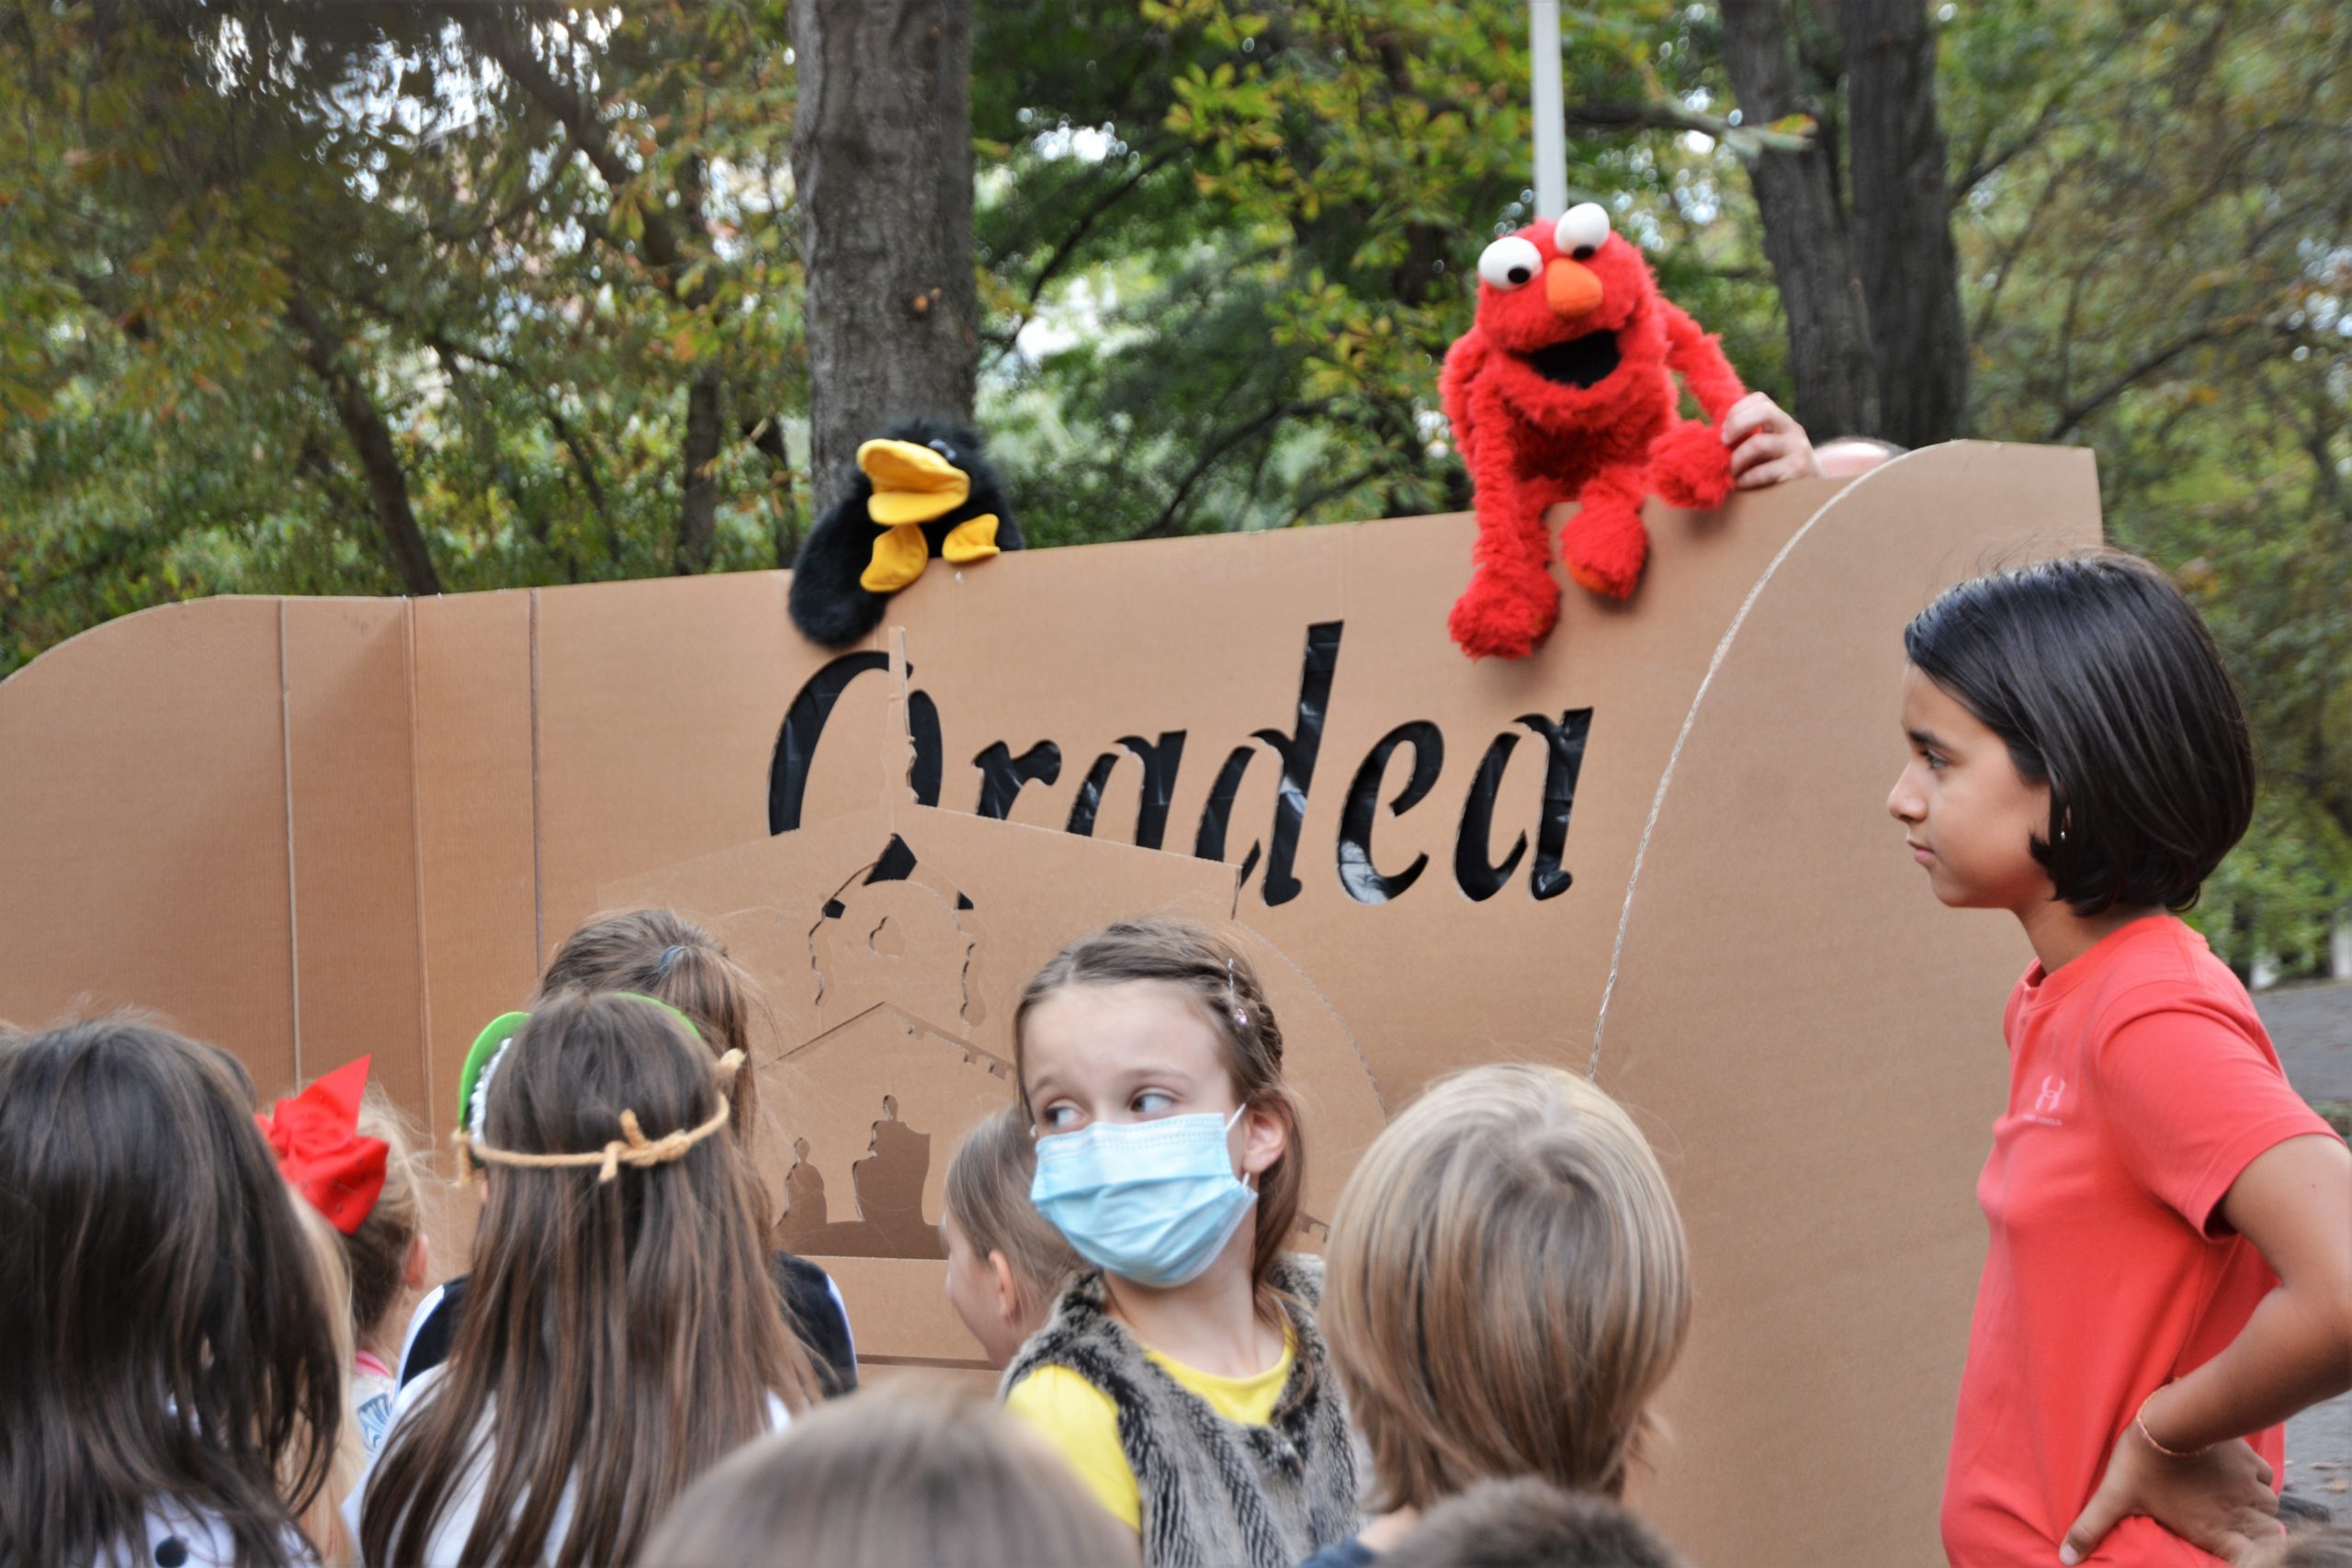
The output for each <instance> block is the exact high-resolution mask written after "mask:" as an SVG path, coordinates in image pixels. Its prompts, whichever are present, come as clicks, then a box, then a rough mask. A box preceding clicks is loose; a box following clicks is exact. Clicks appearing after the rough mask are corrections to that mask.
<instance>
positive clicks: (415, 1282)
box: [401, 1231, 433, 1291]
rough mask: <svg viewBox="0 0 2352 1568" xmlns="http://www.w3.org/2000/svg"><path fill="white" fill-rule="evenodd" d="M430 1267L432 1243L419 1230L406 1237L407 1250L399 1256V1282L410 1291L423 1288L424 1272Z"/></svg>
mask: <svg viewBox="0 0 2352 1568" xmlns="http://www.w3.org/2000/svg"><path fill="white" fill-rule="evenodd" d="M432 1267H433V1245H432V1243H430V1242H428V1241H426V1240H425V1239H424V1232H423V1231H419V1232H417V1233H416V1234H415V1235H413V1236H411V1237H409V1238H408V1251H407V1253H406V1254H405V1255H403V1256H402V1257H401V1284H403V1285H405V1286H407V1287H408V1288H409V1289H410V1290H412V1291H421V1290H423V1289H424V1276H425V1272H426V1271H427V1270H428V1269H431V1268H432Z"/></svg>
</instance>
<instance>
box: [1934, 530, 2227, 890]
mask: <svg viewBox="0 0 2352 1568" xmlns="http://www.w3.org/2000/svg"><path fill="white" fill-rule="evenodd" d="M1903 646H1904V651H1905V653H1906V654H1907V655H1908V656H1909V659H1910V669H1909V671H1906V672H1905V680H1904V710H1903V722H1904V728H1905V731H1906V733H1907V734H1908V735H1909V737H1910V740H1911V746H1912V760H1911V761H1910V763H1909V764H1908V765H1907V766H1906V767H1905V770H1904V773H1903V776H1902V777H1901V779H1899V780H1898V781H1897V782H1896V784H1895V787H1894V793H1893V794H1892V795H1889V797H1888V800H1887V808H1888V810H1889V811H1891V812H1892V813H1893V814H1894V817H1895V818H1897V819H1898V820H1900V821H1901V822H1903V823H1904V825H1905V828H1906V829H1909V839H1910V841H1911V844H1912V847H1913V850H1914V852H1915V853H1916V854H1917V857H1918V859H1919V861H1920V863H1921V864H1923V865H1925V866H1926V867H1927V868H1928V880H1929V883H1930V886H1933V887H1934V889H1935V892H1936V896H1937V897H1939V898H1941V899H1942V900H1943V901H1944V902H1945V903H1947V904H1951V905H1954V906H1956V907H1962V908H2011V909H2023V908H2028V907H2029V906H2030V905H2032V904H2037V903H2047V902H2048V901H2050V900H2051V899H2052V898H2056V899H2062V900H2064V902H2065V903H2067V904H2068V905H2070V906H2072V907H2073V908H2074V911H2075V913H2076V914H2078V915H2082V916H2086V917H2088V916H2095V915H2099V914H2102V913H2105V912H2107V911H2108V910H2110V909H2146V908H2170V909H2185V908H2188V906H2189V905H2191V904H2192V903H2194V902H2195V901H2196V899H2197V894H2198V889H2199V886H2201V885H2202V884H2203V882H2204V880H2205V878H2206V876H2207V875H2209V874H2211V872H2212V870H2213V868H2214V867H2215V866H2216V865H2218V864H2219V863H2221V860H2222V856H2223V855H2224V854H2226V853H2228V852H2229V850H2230V847H2231V846H2232V845H2233V844H2235V843H2236V842H2237V841H2238V839H2239V838H2240V837H2241V836H2242V835H2243V834H2244V833H2245V829H2246V824H2247V822H2248V821H2249V820H2250V819H2251V818H2252V816H2253V812H2254V788H2255V779H2254V752H2253V748H2252V744H2251V742H2250V741H2249V739H2248V737H2247V729H2246V719H2245V710H2244V708H2243V707H2242V706H2241V705H2239V702H2238V696H2237V692H2236V690H2235V688H2234V687H2233V686H2232V684H2231V683H2230V678H2229V675H2228V673H2227V672H2226V671H2224V670H2223V669H2222V660H2221V656H2220V655H2219V653H2217V652H2216V651H2215V649H2214V647H2213V640H2212V638H2211V637H2210V636H2209V635H2208V634H2207V632H2206V630H2205V627H2204V625H2203V623H2202V622H2200V621H2199V619H2198V618H2197V613H2196V611H2194V610H2193V609H2191V608H2190V607H2189V605H2188V601H2187V600H2185V599H2183V598H2182V597H2181V595H2180V591H2179V590H2178V589H2177V588H2175V587H2174V586H2173V585H2172V584H2171V582H2169V581H2166V580H2165V577H2164V576H2163V574H2162V573H2160V572H2158V571H2157V570H2155V569H2154V567H2152V566H2150V565H2148V564H2147V563H2146V562H2145V561H2143V560H2139V559H2136V558H2133V557H2131V556H2127V555H2120V554H2117V553H2113V552H2104V553H2100V554H2096V555H2085V556H2075V557H2069V558H2064V559H2059V560H2050V561H2042V562H2040V563H2038V564H2036V565H2032V566H2027V567H2020V568H2018V569H2016V570H2010V571H2002V572H1996V573H1995V574H1993V575H1991V576H1989V577H1979V578H1976V579H1973V581H1967V582H1962V583H1961V584H1959V585H1958V586H1957V587H1954V588H1951V589H1949V590H1947V591H1946V592H1943V593H1942V594H1941V595H1939V597H1938V598H1937V599H1936V600H1935V602H1934V603H1933V604H1929V605H1928V607H1927V608H1926V609H1925V610H1922V611H1921V612H1919V614H1918V615H1917V617H1915V618H1914V619H1913V620H1912V622H1911V624H1910V625H1909V626H1906V627H1905V629H1904V633H1903Z"/></svg>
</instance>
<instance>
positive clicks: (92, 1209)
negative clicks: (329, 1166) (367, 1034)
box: [0, 1018, 345, 1563]
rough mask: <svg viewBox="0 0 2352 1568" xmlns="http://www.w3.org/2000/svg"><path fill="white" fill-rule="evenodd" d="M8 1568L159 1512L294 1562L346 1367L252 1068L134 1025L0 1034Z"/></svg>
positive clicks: (111, 1022)
mask: <svg viewBox="0 0 2352 1568" xmlns="http://www.w3.org/2000/svg"><path fill="white" fill-rule="evenodd" d="M0 1257H5V1258H6V1259H7V1266H6V1269H0V1345H5V1346H6V1347H7V1350H6V1353H5V1354H0V1432H6V1433H9V1434H12V1435H13V1436H12V1437H11V1438H6V1439H0V1562H111V1561H113V1560H114V1558H115V1556H116V1555H117V1551H118V1549H119V1548H120V1547H121V1546H122V1544H123V1543H125V1542H130V1543H134V1545H135V1546H141V1547H143V1544H144V1542H145V1539H146V1538H145V1535H144V1533H143V1530H144V1525H143V1522H142V1521H143V1518H144V1512H145V1509H146V1507H147V1506H149V1505H151V1504H156V1503H165V1502H168V1503H170V1504H172V1505H173V1506H178V1507H181V1508H185V1509H188V1510H193V1511H195V1512H197V1513H198V1514H200V1515H203V1516H206V1517H210V1518H214V1519H218V1520H219V1521H220V1527H221V1528H222V1529H225V1530H227V1531H228V1532H229V1533H230V1534H231V1535H232V1537H233V1538H234V1540H235V1542H236V1548H237V1552H238V1557H239V1561H241V1562H256V1563H277V1562H284V1561H285V1560H286V1558H287V1550H286V1547H287V1540H286V1535H285V1531H286V1529H287V1528H288V1525H289V1524H290V1523H291V1522H292V1520H293V1518H294V1517H295V1516H297V1515H299V1514H300V1512H301V1511H302V1510H303V1509H304V1508H306V1507H307V1506H309V1505H310V1503H311V1500H312V1498H313V1497H314V1496H315V1495H316V1494H317V1493H318V1491H319V1489H320V1487H321V1486H322V1484H323V1483H325V1480H326V1477H327V1472H328V1467H329V1464H330V1463H331V1461H332V1458H333V1453H334V1443H335V1440H336V1434H337V1430H338V1426H339V1409H338V1405H339V1401H340V1398H341V1391H342V1386H343V1377H344V1375H345V1367H344V1364H343V1359H342V1357H341V1356H340V1355H339V1354H338V1352H337V1349H336V1346H335V1339H334V1325H333V1324H332V1323H331V1321H330V1311H331V1309H330V1307H329V1305H328V1303H327V1301H326V1295H325V1291H324V1288H323V1282H322V1280H321V1277H320V1272H319V1270H318V1269H317V1267H316V1266H315V1264H314V1262H313V1260H312V1257H311V1248H310V1245H309V1243H308V1242H307V1241H306V1240H305V1238H304V1235H303V1231H302V1221H301V1219H300V1216H299V1215H298V1214H297V1213H296V1212H295V1204H294V1202H293V1201H291V1200H290V1198H289V1195H288V1190H287V1188H286V1185H285V1183H284V1182H283V1181H282V1180H281V1179H279V1176H278V1171H277V1159H276V1157H275V1156H273V1155H272V1154H271V1152H270V1147H269V1145H268V1144H267V1143H266V1141H264V1139H263V1137H262V1134H261V1132H260V1130H259V1129H258V1128H256V1127H255V1126H254V1104H253V1089H252V1085H251V1083H250V1081H249V1080H248V1079H247V1078H246V1077H245V1075H244V1070H243V1068H242V1067H240V1066H238V1065H237V1064H236V1062H235V1061H234V1060H233V1059H232V1058H231V1057H230V1056H229V1055H226V1054H225V1053H223V1052H220V1051H217V1050H214V1049H213V1048H212V1047H211V1046H209V1045H199V1044H197V1043H194V1042H192V1041H187V1040H184V1039H181V1038H180V1037H179V1036H178V1035H175V1034H172V1033H169V1032H166V1031H164V1030H162V1029H158V1028H154V1027H153V1026H151V1025H148V1024H144V1023H140V1022H135V1021H130V1020H128V1019H123V1018H110V1019H101V1020H97V1021H92V1022H85V1023H75V1024H68V1025H65V1026H63V1027H62V1028H57V1029H51V1030H49V1031H47V1032H43V1033H40V1034H33V1035H28V1036H24V1037H20V1038H17V1039H14V1040H10V1041H7V1042H6V1043H0ZM199 1434H200V1437H201V1440H199Z"/></svg>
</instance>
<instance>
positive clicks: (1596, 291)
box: [1544, 256, 1600, 321]
mask: <svg viewBox="0 0 2352 1568" xmlns="http://www.w3.org/2000/svg"><path fill="white" fill-rule="evenodd" d="M1544 302H1545V303H1546V304H1548V305H1550V306H1551V307H1552V313H1553V314H1554V315H1555V316H1565V317H1566V318H1567V319H1568V320H1570V321H1574V320H1576V318H1577V317H1578V316H1583V315H1589V314H1590V313H1591V311H1592V310H1593V307H1595V306H1597V305H1599V304H1600V278H1598V277H1596V276H1593V272H1592V268H1590V267H1589V266H1587V265H1584V264H1583V263H1582V262H1575V261H1570V260H1569V259H1568V258H1567V257H1566V256H1558V257H1555V258H1554V259H1553V261H1552V264H1551V265H1549V266H1546V267H1545V268H1544Z"/></svg>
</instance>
